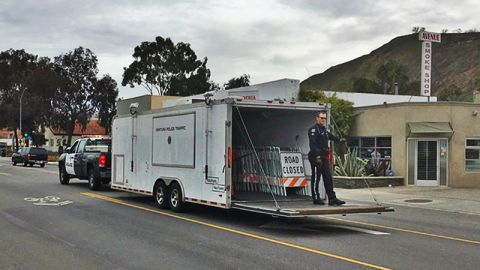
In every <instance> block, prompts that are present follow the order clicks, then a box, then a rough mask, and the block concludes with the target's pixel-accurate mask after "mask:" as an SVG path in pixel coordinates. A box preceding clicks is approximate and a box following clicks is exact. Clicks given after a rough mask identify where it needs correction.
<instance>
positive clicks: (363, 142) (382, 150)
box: [348, 137, 392, 161]
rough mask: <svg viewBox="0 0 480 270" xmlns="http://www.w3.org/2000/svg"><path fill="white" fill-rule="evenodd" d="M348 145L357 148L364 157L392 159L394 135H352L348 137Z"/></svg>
mask: <svg viewBox="0 0 480 270" xmlns="http://www.w3.org/2000/svg"><path fill="white" fill-rule="evenodd" d="M348 147H349V148H350V149H353V148H357V150H358V153H359V156H360V157H362V158H366V159H372V158H377V159H380V160H388V161H390V160H391V159H392V137H351V138H349V139H348Z"/></svg>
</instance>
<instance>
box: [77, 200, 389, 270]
mask: <svg viewBox="0 0 480 270" xmlns="http://www.w3.org/2000/svg"><path fill="white" fill-rule="evenodd" d="M81 194H82V195H85V196H88V197H91V198H96V199H100V200H104V201H108V202H112V203H116V204H120V205H124V206H128V207H132V208H136V209H140V210H144V211H148V212H152V213H156V214H160V215H163V216H168V217H172V218H176V219H180V220H183V221H188V222H192V223H195V224H200V225H204V226H207V227H211V228H215V229H219V230H222V231H227V232H231V233H235V234H239V235H243V236H247V237H251V238H255V239H258V240H263V241H267V242H270V243H275V244H278V245H282V246H286V247H291V248H295V249H299V250H303V251H307V252H311V253H314V254H319V255H323V256H327V257H330V258H335V259H338V260H342V261H346V262H350V263H353V264H358V265H363V266H366V267H370V268H373V269H382V270H387V269H389V268H386V267H382V266H379V265H375V264H371V263H367V262H362V261H359V260H355V259H350V258H347V257H343V256H340V255H336V254H332V253H328V252H325V251H321V250H318V249H313V248H308V247H304V246H300V245H296V244H292V243H288V242H283V241H280V240H276V239H272V238H268V237H265V236H261V235H257V234H253V233H248V232H244V231H240V230H236V229H232V228H228V227H224V226H220V225H215V224H211V223H207V222H204V221H200V220H196V219H191V218H187V217H182V216H179V215H175V214H171V213H167V212H163V211H160V210H155V209H150V208H147V207H142V206H138V205H134V204H130V203H126V202H124V201H121V200H118V199H115V198H112V197H108V196H103V195H100V194H96V193H91V192H83V193H81Z"/></svg>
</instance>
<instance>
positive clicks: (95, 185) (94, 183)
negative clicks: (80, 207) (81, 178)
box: [88, 168, 100, 190]
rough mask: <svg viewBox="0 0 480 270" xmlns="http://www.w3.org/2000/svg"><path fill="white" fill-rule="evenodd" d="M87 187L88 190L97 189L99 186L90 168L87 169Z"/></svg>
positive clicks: (98, 181)
mask: <svg viewBox="0 0 480 270" xmlns="http://www.w3.org/2000/svg"><path fill="white" fill-rule="evenodd" d="M88 187H89V188H90V190H98V189H99V188H100V180H99V179H98V177H96V176H95V172H94V171H93V169H92V168H90V169H89V170H88Z"/></svg>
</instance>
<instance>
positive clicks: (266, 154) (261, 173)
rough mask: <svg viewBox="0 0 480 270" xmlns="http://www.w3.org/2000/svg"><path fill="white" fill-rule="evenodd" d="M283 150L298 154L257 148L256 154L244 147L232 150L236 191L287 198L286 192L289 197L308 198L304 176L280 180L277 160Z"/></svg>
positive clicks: (275, 149) (272, 148) (269, 147)
mask: <svg viewBox="0 0 480 270" xmlns="http://www.w3.org/2000/svg"><path fill="white" fill-rule="evenodd" d="M282 150H283V151H289V152H291V151H298V152H300V149H291V148H290V149H283V148H282V149H280V147H275V146H263V147H256V148H255V151H253V149H251V148H247V147H244V146H241V147H238V148H235V149H233V160H234V161H233V180H234V189H235V191H244V192H264V193H273V194H275V195H277V196H287V189H288V190H289V192H288V193H289V194H291V193H293V194H299V195H308V179H307V178H306V177H305V176H304V177H283V175H282V164H281V160H280V153H281V151H282ZM257 156H258V158H257ZM260 165H261V166H260Z"/></svg>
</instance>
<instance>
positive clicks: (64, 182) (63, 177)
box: [58, 165, 70, 185]
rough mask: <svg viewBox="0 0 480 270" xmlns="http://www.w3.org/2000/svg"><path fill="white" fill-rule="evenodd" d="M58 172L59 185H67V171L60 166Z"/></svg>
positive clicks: (68, 180)
mask: <svg viewBox="0 0 480 270" xmlns="http://www.w3.org/2000/svg"><path fill="white" fill-rule="evenodd" d="M58 170H59V172H58V175H59V178H60V184H62V185H68V183H69V182H70V175H68V173H67V171H66V170H65V166H63V165H60V167H59V169H58Z"/></svg>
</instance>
